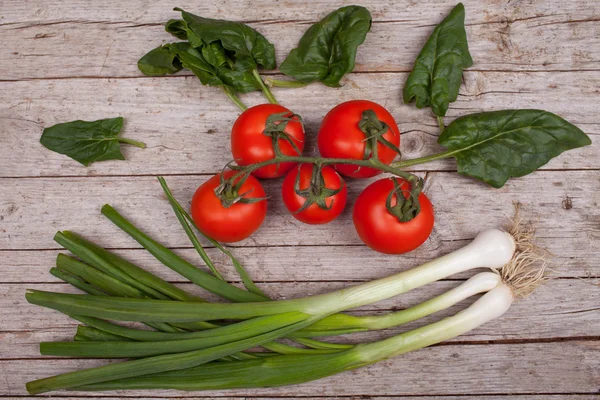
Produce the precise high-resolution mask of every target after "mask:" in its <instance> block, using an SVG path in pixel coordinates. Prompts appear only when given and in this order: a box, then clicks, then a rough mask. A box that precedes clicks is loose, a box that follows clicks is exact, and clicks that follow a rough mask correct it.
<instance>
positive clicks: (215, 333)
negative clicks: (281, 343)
mask: <svg viewBox="0 0 600 400" xmlns="http://www.w3.org/2000/svg"><path fill="white" fill-rule="evenodd" d="M305 319H306V315H305V314H301V313H296V312H292V313H283V314H277V315H274V316H267V317H257V318H253V319H250V320H247V321H243V322H239V323H237V324H231V325H227V326H223V327H220V328H214V329H211V330H208V331H201V332H189V333H190V334H193V335H189V336H193V337H192V338H191V339H178V340H169V341H160V342H147V341H146V342H131V341H113V340H111V341H106V342H101V341H100V342H99V341H95V342H42V343H41V344H40V352H41V354H42V355H53V356H70V357H90V358H137V357H149V356H156V355H160V354H170V353H182V352H186V351H192V350H199V349H205V348H209V347H214V346H218V345H222V344H226V343H231V342H235V341H239V340H243V339H248V338H252V337H254V336H257V335H260V334H262V333H265V332H270V331H273V330H276V329H280V328H283V327H286V326H288V325H290V324H292V323H295V322H299V321H303V320H305ZM100 332H102V331H100ZM153 333H157V334H160V332H153ZM108 335H111V337H112V336H115V335H113V334H110V333H109V334H108ZM180 335H181V334H180ZM183 335H186V334H185V333H184V334H183ZM117 337H118V336H117Z"/></svg>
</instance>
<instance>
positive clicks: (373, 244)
mask: <svg viewBox="0 0 600 400" xmlns="http://www.w3.org/2000/svg"><path fill="white" fill-rule="evenodd" d="M396 180H397V182H398V183H399V184H400V187H401V188H402V189H405V190H408V189H410V185H409V183H408V182H406V181H405V180H404V179H400V178H396ZM393 190H394V182H393V180H392V179H380V180H378V181H376V182H374V183H372V184H371V185H369V186H367V188H366V189H365V190H363V191H362V193H361V194H360V195H359V196H358V198H357V199H356V203H355V204H354V210H353V212H352V220H353V221H354V227H355V228H356V232H357V233H358V236H360V238H361V240H362V241H363V242H364V243H365V244H366V245H367V246H369V247H370V248H372V249H373V250H376V251H379V252H381V253H387V254H402V253H407V252H409V251H412V250H414V249H416V248H417V247H419V246H420V245H421V244H423V242H425V240H427V238H428V237H429V235H430V234H431V231H432V230H433V206H432V205H431V202H430V201H429V199H428V198H427V196H425V195H424V194H423V193H421V194H419V203H420V204H421V211H420V212H419V214H417V216H416V217H415V218H413V219H412V220H410V221H408V222H400V221H399V220H398V218H397V217H396V216H395V215H392V214H390V212H389V211H388V209H387V207H386V201H387V198H388V196H389V194H390V193H391V192H392V191H393ZM407 196H408V194H405V197H407ZM396 201H397V197H396V195H394V197H393V198H392V203H391V205H392V206H394V205H396Z"/></svg>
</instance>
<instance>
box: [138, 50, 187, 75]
mask: <svg viewBox="0 0 600 400" xmlns="http://www.w3.org/2000/svg"><path fill="white" fill-rule="evenodd" d="M138 68H139V70H140V71H142V73H143V74H144V75H148V76H161V75H166V74H174V73H175V72H177V71H179V70H181V62H180V61H179V59H178V58H177V55H175V54H173V53H172V52H170V51H169V48H168V47H166V46H160V47H157V48H156V49H153V50H150V51H149V52H148V53H147V54H146V55H145V56H143V57H142V58H140V60H139V61H138Z"/></svg>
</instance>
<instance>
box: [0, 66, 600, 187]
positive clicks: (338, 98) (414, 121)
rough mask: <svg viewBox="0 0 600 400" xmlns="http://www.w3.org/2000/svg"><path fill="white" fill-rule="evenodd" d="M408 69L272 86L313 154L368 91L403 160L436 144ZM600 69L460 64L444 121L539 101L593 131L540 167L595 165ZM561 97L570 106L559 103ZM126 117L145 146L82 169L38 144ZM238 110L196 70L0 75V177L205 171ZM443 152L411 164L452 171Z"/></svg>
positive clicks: (224, 146)
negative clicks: (390, 123) (323, 131)
mask: <svg viewBox="0 0 600 400" xmlns="http://www.w3.org/2000/svg"><path fill="white" fill-rule="evenodd" d="M406 75H407V74H406V73H402V74H395V73H385V74H352V75H350V76H349V77H348V78H347V82H346V85H345V86H344V87H343V88H340V89H332V88H324V87H323V86H322V85H317V84H315V85H310V86H307V87H305V88H302V89H295V90H289V89H279V90H278V89H275V90H274V93H275V95H276V96H277V97H278V98H279V99H280V100H281V102H282V103H283V104H285V105H287V106H288V107H290V108H292V109H294V111H295V112H297V113H299V114H301V115H302V116H303V117H304V120H305V121H306V129H307V132H308V139H307V143H306V152H307V153H308V154H314V153H315V152H316V135H317V132H318V128H319V124H320V121H321V119H322V118H323V116H324V115H325V114H326V113H327V111H328V110H330V109H331V108H333V107H334V106H335V105H336V104H338V103H340V102H342V101H347V100H352V99H359V98H366V99H370V100H372V101H375V102H377V103H380V104H382V105H384V106H385V107H387V108H388V109H389V110H390V112H391V113H392V115H394V117H395V118H396V121H397V122H398V124H399V128H400V131H401V132H403V134H402V139H401V148H402V152H403V157H404V158H406V159H410V158H416V157H421V156H425V155H430V154H433V153H436V152H440V151H442V150H443V148H442V147H440V146H439V145H438V144H437V136H438V128H437V122H436V121H435V120H434V119H433V118H432V117H431V114H430V111H429V110H426V109H423V110H417V109H416V108H415V107H414V105H412V104H411V105H405V104H402V103H401V99H400V97H401V96H400V93H401V89H402V85H403V84H404V81H405V79H406ZM599 87H600V74H598V72H593V71H585V72H569V73H561V74H556V73H549V72H539V73H522V72H506V73H500V72H473V71H471V72H467V73H465V83H464V85H463V86H462V88H461V91H460V93H461V94H460V96H459V98H458V101H457V102H455V103H453V104H452V105H451V106H450V110H449V111H448V116H447V117H446V123H449V122H450V121H452V120H453V119H455V118H456V117H458V116H462V115H466V114H471V113H474V112H480V111H484V110H485V111H492V110H500V109H507V108H537V109H544V110H547V111H550V112H554V113H556V114H559V115H560V116H562V117H563V118H565V119H567V120H568V121H570V122H572V123H574V124H576V125H578V126H579V127H580V128H581V129H583V130H584V131H585V132H586V133H588V134H590V136H591V137H592V145H591V146H587V147H585V148H582V149H577V150H573V151H570V152H568V153H567V154H564V155H562V156H560V157H557V158H555V159H554V160H552V161H551V162H550V163H548V164H547V165H546V166H544V167H543V168H546V169H600V159H599V158H598V157H597V154H598V152H599V150H598V149H599V147H600V142H599V141H598V139H597V138H598V135H600V123H599V122H598V119H597V118H596V108H597V107H596V105H597V104H598V102H599V101H600V89H598V88H599ZM243 98H244V100H245V101H246V102H247V103H248V104H249V105H254V104H258V103H262V102H264V98H263V97H262V96H261V95H260V94H259V93H252V94H250V95H247V96H244V97H243ZM306 99H311V101H306ZM567 105H568V107H567ZM117 115H121V116H123V117H125V127H124V129H123V133H122V135H123V136H126V137H130V138H132V139H136V140H141V141H143V142H145V143H146V144H147V145H148V148H146V149H144V150H141V149H138V148H133V147H131V146H123V149H124V153H125V156H126V158H127V160H126V161H106V162H100V163H95V164H92V165H91V166H90V167H89V168H85V167H83V166H82V165H80V164H79V163H77V162H76V161H74V160H72V159H70V158H68V157H66V156H63V155H60V154H57V153H53V152H51V151H49V150H48V149H46V148H44V147H43V146H42V145H41V144H40V143H39V138H40V136H41V133H42V130H43V128H44V127H47V126H51V125H54V124H56V123H59V122H64V121H70V120H74V119H84V120H95V119H100V118H107V117H114V116H117ZM237 115H238V110H237V108H236V107H235V106H234V105H233V104H231V103H230V102H229V101H228V100H227V98H226V97H225V95H224V94H223V93H221V92H220V90H219V89H216V88H209V87H204V86H202V85H201V84H200V83H199V81H198V80H197V79H196V78H195V77H165V78H152V79H75V80H40V81H24V82H0V122H1V124H0V133H1V134H2V137H3V138H4V139H3V146H2V147H1V148H0V177H2V176H4V177H32V176H65V175H68V176H72V175H78V176H86V175H87V176H89V175H129V174H135V175H139V174H144V175H148V174H183V173H185V174H213V173H215V172H218V171H220V170H221V169H222V168H223V166H224V165H225V164H226V163H227V162H228V161H230V160H231V157H232V156H231V152H230V149H229V146H230V144H229V133H230V130H231V126H232V124H233V122H234V121H235V118H236V117H237ZM455 168H456V166H455V162H454V161H452V160H442V161H438V162H433V163H429V164H424V165H419V166H416V167H415V169H416V170H435V171H439V170H455Z"/></svg>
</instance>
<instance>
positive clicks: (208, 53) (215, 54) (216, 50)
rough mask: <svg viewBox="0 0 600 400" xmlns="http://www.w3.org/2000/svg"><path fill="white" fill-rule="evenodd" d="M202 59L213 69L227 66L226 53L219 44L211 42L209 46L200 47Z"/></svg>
mask: <svg viewBox="0 0 600 400" xmlns="http://www.w3.org/2000/svg"><path fill="white" fill-rule="evenodd" d="M200 52H201V53H202V57H204V59H205V60H206V62H208V63H209V64H210V65H212V66H213V67H216V68H219V67H222V66H223V65H225V64H227V53H225V49H224V48H223V46H221V43H219V42H213V43H211V44H209V45H205V46H202V47H201V49H200Z"/></svg>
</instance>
